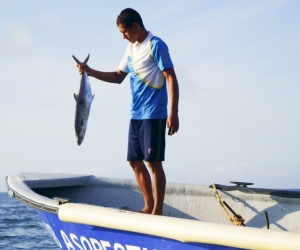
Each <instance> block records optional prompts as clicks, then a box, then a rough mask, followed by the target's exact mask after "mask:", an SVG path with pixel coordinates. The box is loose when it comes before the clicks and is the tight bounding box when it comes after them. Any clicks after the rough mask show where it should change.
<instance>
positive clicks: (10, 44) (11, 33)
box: [0, 24, 34, 54]
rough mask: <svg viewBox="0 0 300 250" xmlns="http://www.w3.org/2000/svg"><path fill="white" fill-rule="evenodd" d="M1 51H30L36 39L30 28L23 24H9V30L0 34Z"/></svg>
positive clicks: (4, 52) (17, 52)
mask: <svg viewBox="0 0 300 250" xmlns="http://www.w3.org/2000/svg"><path fill="white" fill-rule="evenodd" d="M0 42H1V44H2V45H1V52H2V53H3V54H11V53H13V54H19V53H26V52H28V51H29V50H30V49H31V48H32V46H33V44H34V39H33V37H32V35H31V33H30V31H29V29H28V28H26V27H25V26H23V25H21V24H11V25H8V27H7V31H6V32H5V33H4V34H2V35H1V36H0Z"/></svg>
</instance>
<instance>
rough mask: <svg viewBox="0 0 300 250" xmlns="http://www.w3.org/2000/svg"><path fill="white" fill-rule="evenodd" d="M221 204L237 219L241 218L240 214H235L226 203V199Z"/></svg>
mask: <svg viewBox="0 0 300 250" xmlns="http://www.w3.org/2000/svg"><path fill="white" fill-rule="evenodd" d="M223 204H224V205H225V206H226V207H227V208H228V209H229V211H230V212H231V213H232V214H233V215H234V216H235V217H236V218H237V219H242V216H240V215H239V214H237V213H236V212H234V211H233V209H232V208H231V207H230V206H229V205H228V204H227V203H226V201H223ZM242 226H244V227H245V226H246V225H245V224H244V222H242Z"/></svg>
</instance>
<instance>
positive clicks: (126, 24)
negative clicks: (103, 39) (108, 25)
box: [117, 8, 147, 43]
mask: <svg viewBox="0 0 300 250" xmlns="http://www.w3.org/2000/svg"><path fill="white" fill-rule="evenodd" d="M117 26H118V28H119V30H120V32H121V33H122V34H123V38H124V39H127V40H128V41H129V42H131V43H135V42H137V41H138V42H140V40H142V39H144V38H145V37H144V36H145V32H147V31H146V30H145V27H144V24H143V20H142V18H141V16H140V14H139V13H138V12H137V11H135V10H134V9H131V8H127V9H124V10H122V11H121V13H120V14H119V16H118V18H117Z"/></svg>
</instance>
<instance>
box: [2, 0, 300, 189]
mask: <svg viewBox="0 0 300 250" xmlns="http://www.w3.org/2000/svg"><path fill="white" fill-rule="evenodd" d="M127 7H131V8H134V9H136V10H137V11H138V12H139V13H140V14H141V16H142V18H143V22H144V24H145V27H146V29H147V30H148V31H151V32H152V33H153V34H154V35H156V36H158V37H160V38H161V39H163V40H164V41H165V42H166V44H167V45H168V48H169V52H170V55H171V58H172V61H173V64H174V68H175V72H176V75H177V78H178V81H179V87H180V103H179V119H180V129H179V132H178V133H177V134H175V135H174V136H167V138H166V143H167V146H166V160H165V162H164V169H165V172H166V177H167V181H168V182H173V183H174V182H175V183H189V184H198V185H210V184H211V183H212V182H215V183H218V184H226V185H231V184H230V183H229V182H230V181H245V182H252V183H254V187H266V188H300V184H299V182H298V180H299V176H300V133H299V128H300V98H299V97H300V69H299V66H300V29H299V27H300V15H299V13H300V1H298V0H294V1H292V0H271V1H267V0H258V1H256V0H243V1H240V0H236V1H233V0H228V1H223V0H218V1H215V0H205V1H204V0H199V1H194V0H187V1H173V0H172V1H171V0H166V1H157V0H154V1H132V0H129V1H86V2H84V3H83V2H82V1H74V0H72V1H71V0H66V1H32V0H28V1H6V0H4V1H1V2H0V58H1V60H0V75H1V81H0V86H1V88H0V89H1V91H0V117H1V130H0V131H1V144H0V180H1V181H0V191H3V192H4V191H6V186H5V177H6V176H9V175H15V174H19V173H23V172H39V173H70V174H91V175H96V176H100V177H112V178H129V179H133V178H134V175H133V172H132V170H131V169H130V167H129V165H128V163H127V162H126V154H127V135H128V126H129V119H130V115H129V110H130V101H131V96H130V88H129V76H127V77H126V78H125V80H124V81H123V83H122V84H121V85H118V84H110V83H105V82H102V81H99V80H96V79H94V78H91V77H90V83H91V88H92V92H93V93H95V98H94V101H93V104H92V107H91V113H90V116H89V122H88V128H87V132H86V136H85V139H84V141H83V143H82V145H81V146H78V145H77V143H76V137H75V131H74V114H75V100H74V97H73V93H78V90H79V81H80V75H79V74H78V70H77V68H76V63H75V62H74V60H73V59H72V55H75V56H76V57H77V58H78V59H79V60H84V59H85V58H86V56H87V55H88V54H90V60H89V62H88V64H89V66H90V67H92V68H94V69H97V70H100V71H115V70H117V67H118V65H119V63H120V61H121V58H122V56H123V54H124V52H125V48H126V45H127V43H128V41H126V40H124V39H123V38H122V35H121V33H120V32H119V30H118V28H117V26H116V18H117V16H118V14H119V13H120V11H121V10H122V9H124V8H127Z"/></svg>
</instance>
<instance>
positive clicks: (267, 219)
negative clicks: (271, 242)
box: [265, 211, 270, 229]
mask: <svg viewBox="0 0 300 250" xmlns="http://www.w3.org/2000/svg"><path fill="white" fill-rule="evenodd" d="M265 218H266V224H267V229H269V227H270V223H269V217H268V212H267V211H265Z"/></svg>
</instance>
